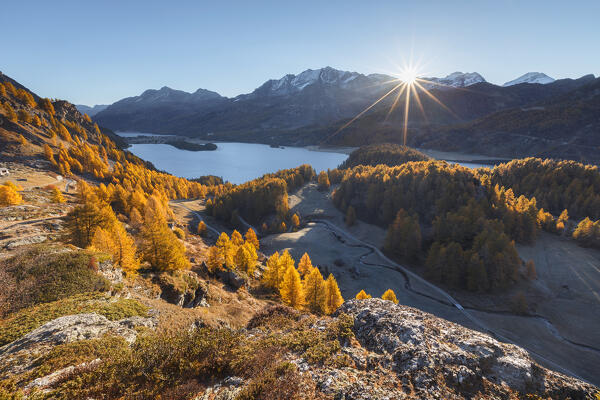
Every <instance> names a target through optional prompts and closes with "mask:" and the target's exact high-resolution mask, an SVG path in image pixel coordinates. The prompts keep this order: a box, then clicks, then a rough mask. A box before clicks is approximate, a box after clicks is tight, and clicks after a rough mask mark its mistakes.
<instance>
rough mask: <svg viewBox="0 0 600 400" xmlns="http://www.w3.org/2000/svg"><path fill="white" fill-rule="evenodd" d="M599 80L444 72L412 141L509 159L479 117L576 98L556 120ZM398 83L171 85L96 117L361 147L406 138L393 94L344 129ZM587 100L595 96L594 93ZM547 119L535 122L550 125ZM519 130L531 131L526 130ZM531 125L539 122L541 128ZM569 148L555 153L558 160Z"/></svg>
mask: <svg viewBox="0 0 600 400" xmlns="http://www.w3.org/2000/svg"><path fill="white" fill-rule="evenodd" d="M594 79H595V77H594V76H593V75H588V76H584V77H582V78H580V79H560V80H556V81H554V80H552V78H550V77H548V76H547V75H545V74H543V73H527V74H525V75H523V76H521V77H519V78H517V79H515V80H513V81H511V82H507V84H506V85H505V86H498V85H494V84H491V83H489V82H486V81H485V79H484V78H483V76H481V75H480V74H478V73H476V72H470V73H463V72H455V73H452V74H450V75H448V76H446V77H444V78H428V80H430V81H432V82H435V84H430V85H427V86H426V87H427V89H428V90H429V92H430V94H431V95H432V96H433V97H435V99H437V100H439V103H438V101H437V100H434V99H433V98H432V96H428V95H426V94H425V93H422V91H421V90H420V89H418V90H417V92H419V93H421V95H420V100H421V103H422V105H423V109H424V111H425V114H426V115H423V114H422V112H421V110H420V108H419V107H417V106H416V104H415V103H414V102H413V104H412V106H411V107H410V111H409V119H408V122H409V124H408V125H409V130H410V131H411V132H413V133H412V134H411V135H410V137H411V140H415V142H413V143H412V144H413V145H421V144H422V145H423V147H426V146H431V147H434V148H437V149H450V148H452V149H453V150H461V149H462V150H468V151H472V152H477V153H479V154H481V153H482V152H484V151H487V152H488V153H489V154H490V155H499V153H498V154H495V153H496V152H495V150H496V149H500V148H502V149H503V150H502V151H501V153H502V154H503V155H504V156H509V155H510V154H509V153H510V151H511V150H510V149H512V143H511V142H510V140H507V141H506V143H498V144H497V145H495V146H496V147H494V146H490V143H491V142H488V141H485V140H484V138H485V135H484V133H483V131H482V132H481V133H477V134H474V133H472V132H475V131H477V132H480V131H481V130H482V129H484V127H491V126H492V125H491V122H490V123H488V122H485V123H483V122H481V123H480V122H478V121H491V120H492V119H491V118H495V119H494V120H498V118H520V119H524V120H529V114H523V113H521V112H518V110H521V109H523V110H529V109H530V108H531V107H543V106H540V104H543V103H546V102H550V101H552V100H553V99H557V98H560V97H561V96H566V98H567V100H566V101H563V102H562V103H560V104H558V105H555V106H553V109H554V112H555V113H557V114H555V115H548V118H553V119H554V120H555V119H556V116H557V115H560V113H561V111H562V110H561V107H562V106H565V107H568V106H567V104H568V94H569V93H570V92H573V91H574V90H577V89H578V88H580V87H583V86H585V85H589V84H591V83H592V82H593V81H594ZM397 83H398V80H397V79H396V78H394V77H392V76H389V75H381V74H371V75H364V74H361V73H358V72H350V71H340V70H336V69H334V68H331V67H325V68H320V69H316V70H310V69H309V70H306V71H303V72H301V73H299V74H297V75H293V74H288V75H285V76H283V77H281V78H279V79H271V80H268V81H266V82H265V83H263V84H262V85H260V86H259V87H258V88H256V89H255V90H254V91H252V92H251V93H248V94H242V95H239V96H236V97H234V98H227V97H223V96H221V95H219V94H218V93H216V92H212V91H208V90H205V89H198V90H197V91H196V92H194V93H188V92H184V91H180V90H175V89H171V88H168V87H163V88H161V89H158V90H154V89H150V90H146V91H145V92H143V93H142V94H141V95H139V96H134V97H129V98H125V99H122V100H120V101H118V102H116V103H114V104H112V105H110V106H108V107H107V108H106V109H105V110H103V111H101V112H99V113H98V114H96V116H95V117H94V119H95V120H96V121H97V122H98V123H99V124H100V125H102V126H107V127H109V128H111V129H113V130H122V131H138V132H153V133H177V134H181V135H186V136H190V137H198V138H202V139H208V140H217V141H218V140H222V141H241V142H255V143H268V144H281V145H298V146H303V145H314V144H323V143H328V144H336V145H352V146H359V145H364V144H370V143H378V142H394V141H395V142H398V141H399V140H400V136H401V135H399V131H400V128H399V127H401V126H402V125H403V119H404V114H403V113H402V112H397V111H396V112H394V113H391V114H389V110H390V108H391V105H392V103H393V102H394V101H395V96H394V95H393V94H392V95H390V96H388V97H387V98H385V99H383V100H381V101H379V102H378V103H377V104H376V105H375V106H373V107H372V108H371V109H369V110H368V112H366V113H364V115H361V118H359V119H358V120H356V121H355V122H353V123H352V125H350V126H348V127H347V128H345V129H344V130H343V131H342V132H337V131H338V130H339V128H340V127H342V126H343V125H345V124H346V123H347V122H348V121H350V119H352V118H353V117H355V116H356V115H358V114H359V113H361V112H363V111H364V110H365V109H366V108H367V107H369V106H370V105H372V104H373V103H375V102H377V101H378V100H379V99H381V98H382V97H383V96H384V95H385V94H386V93H388V92H389V91H390V90H391V89H392V88H393V87H394V86H395V85H397ZM579 101H581V102H587V101H590V99H580V100H579ZM440 103H441V104H443V105H440ZM402 107H404V97H401V98H399V101H398V103H397V110H401V109H403V108H402ZM580 108H581V107H580ZM571 109H572V107H571ZM581 109H585V107H583V108H581ZM586 110H587V109H586ZM586 112H587V111H586ZM525 115H527V118H525ZM486 118H487V119H486ZM583 120H584V119H577V118H576V117H575V114H569V115H567V116H565V121H567V122H566V123H565V124H564V125H565V126H569V127H570V129H575V130H578V129H579V126H578V124H580V123H582V122H581V121H583ZM544 123H545V122H544V121H535V124H537V125H539V126H540V127H542V126H544ZM518 125H519V123H518V122H515V121H513V122H511V123H510V124H509V123H504V124H503V125H502V126H503V129H508V130H505V131H504V132H505V133H510V132H511V131H510V129H512V128H510V127H513V128H514V127H516V126H518ZM556 126H557V125H556V124H554V125H553V128H552V129H553V132H552V135H554V136H557V135H558V136H560V135H561V133H560V132H557V131H556V130H557V129H558V128H556ZM509 128H510V129H509ZM463 129H464V131H465V132H469V135H471V134H473V135H474V136H473V137H474V139H473V140H471V139H469V140H468V141H467V140H463V138H464V135H461V136H459V137H458V138H454V139H452V140H450V139H448V140H446V139H444V138H449V136H447V132H450V131H452V132H461V131H462V130H463ZM486 129H487V128H486ZM490 129H491V128H490ZM515 129H516V128H515ZM519 129H520V130H521V131H522V128H519ZM531 129H538V128H536V126H532V127H531ZM540 132H541V131H539V129H538V132H537V133H536V135H538V136H539V135H541V133H540ZM588 134H589V135H591V136H590V137H591V139H589V140H590V141H591V142H594V140H595V139H593V137H595V135H596V134H597V133H596V132H595V131H593V130H592V131H589V132H588ZM432 135H433V136H432ZM435 135H439V137H437V136H435ZM519 135H523V133H522V132H521V133H519ZM562 135H563V136H564V137H565V138H566V137H568V135H569V132H567V131H564V132H562ZM514 137H516V136H514ZM514 137H513V138H514ZM536 140H537V139H536ZM566 141H568V140H566ZM467 142H468V143H469V144H468V146H467V144H466V143H467ZM516 142H518V141H516ZM478 143H480V144H483V143H487V144H486V146H488V147H487V148H486V149H481V150H480V151H477V146H478ZM532 149H533V148H532V147H531V146H523V145H522V146H521V150H523V151H520V150H519V149H515V151H516V150H519V151H517V153H518V154H519V156H525V155H528V154H530V153H531V151H533V150H532ZM524 151H526V152H528V153H524ZM559 153H560V152H554V153H552V154H554V155H555V156H556V155H557V154H559ZM571 153H572V152H571ZM571 153H569V154H571ZM583 153H587V150H581V149H580V150H578V153H577V154H579V156H577V155H575V156H573V155H571V156H569V157H574V158H576V159H577V157H583V158H582V159H587V160H590V159H592V158H593V157H591V158H590V155H589V154H588V155H585V156H583ZM573 154H574V153H573Z"/></svg>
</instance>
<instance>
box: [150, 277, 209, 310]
mask: <svg viewBox="0 0 600 400" xmlns="http://www.w3.org/2000/svg"><path fill="white" fill-rule="evenodd" d="M154 282H155V283H156V284H157V285H158V286H159V287H160V290H161V294H160V297H161V298H162V299H163V300H165V301H167V302H169V303H171V304H175V305H177V306H180V307H186V308H194V307H208V302H207V301H206V295H207V294H208V285H207V283H206V282H204V281H203V280H201V279H200V278H199V277H198V275H197V274H196V273H195V272H193V271H177V272H174V273H163V274H160V275H158V276H156V277H155V278H154Z"/></svg>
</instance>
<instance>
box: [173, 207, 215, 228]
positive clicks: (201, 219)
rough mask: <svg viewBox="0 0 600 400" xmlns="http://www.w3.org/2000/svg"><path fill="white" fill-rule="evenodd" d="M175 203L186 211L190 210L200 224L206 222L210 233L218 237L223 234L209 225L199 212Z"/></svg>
mask: <svg viewBox="0 0 600 400" xmlns="http://www.w3.org/2000/svg"><path fill="white" fill-rule="evenodd" d="M173 203H174V204H176V205H178V206H179V207H182V208H185V209H186V210H188V211H189V212H191V213H192V214H193V215H194V216H195V217H196V218H198V223H199V222H200V221H202V222H204V225H206V229H208V230H209V231H211V232H213V233H214V234H215V235H217V237H218V236H219V235H220V234H221V232H219V231H218V230H216V229H215V228H213V227H212V226H210V225H208V224H207V223H206V221H204V219H203V218H202V215H200V213H199V212H197V211H194V210H192V209H191V208H189V207H188V206H186V205H185V204H182V203H179V202H177V201H174V202H173Z"/></svg>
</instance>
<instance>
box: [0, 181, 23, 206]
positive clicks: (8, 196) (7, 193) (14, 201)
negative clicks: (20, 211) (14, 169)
mask: <svg viewBox="0 0 600 400" xmlns="http://www.w3.org/2000/svg"><path fill="white" fill-rule="evenodd" d="M22 202H23V198H22V197H21V195H20V194H19V192H18V191H17V190H16V189H15V188H14V187H13V186H10V185H6V184H4V185H1V186H0V207H6V206H16V205H19V204H21V203H22Z"/></svg>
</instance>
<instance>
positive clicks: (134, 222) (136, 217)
mask: <svg viewBox="0 0 600 400" xmlns="http://www.w3.org/2000/svg"><path fill="white" fill-rule="evenodd" d="M143 224H144V218H142V214H140V212H139V211H138V209H137V208H135V207H133V208H132V209H131V211H130V212H129V225H131V227H132V228H134V229H140V228H141V227H142V225H143Z"/></svg>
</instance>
